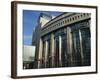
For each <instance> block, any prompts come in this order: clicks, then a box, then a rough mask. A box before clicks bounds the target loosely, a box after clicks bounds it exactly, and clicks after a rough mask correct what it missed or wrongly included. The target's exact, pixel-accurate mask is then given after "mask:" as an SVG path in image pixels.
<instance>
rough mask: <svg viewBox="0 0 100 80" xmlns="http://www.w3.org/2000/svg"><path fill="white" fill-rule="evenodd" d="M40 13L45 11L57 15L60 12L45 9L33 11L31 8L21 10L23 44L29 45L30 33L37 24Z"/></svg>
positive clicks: (30, 41)
mask: <svg viewBox="0 0 100 80" xmlns="http://www.w3.org/2000/svg"><path fill="white" fill-rule="evenodd" d="M40 13H46V14H50V15H53V16H58V15H60V14H62V12H47V11H33V10H23V38H24V39H23V40H24V45H31V43H32V34H33V31H34V30H35V28H36V26H37V21H38V19H39V15H40Z"/></svg>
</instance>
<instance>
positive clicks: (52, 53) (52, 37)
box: [50, 33, 54, 67]
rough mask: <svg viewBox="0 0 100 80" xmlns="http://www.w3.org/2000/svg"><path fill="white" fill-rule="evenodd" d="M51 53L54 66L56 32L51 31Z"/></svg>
mask: <svg viewBox="0 0 100 80" xmlns="http://www.w3.org/2000/svg"><path fill="white" fill-rule="evenodd" d="M50 49H51V50H50V51H51V52H50V53H51V65H52V67H54V34H53V33H51V42H50Z"/></svg>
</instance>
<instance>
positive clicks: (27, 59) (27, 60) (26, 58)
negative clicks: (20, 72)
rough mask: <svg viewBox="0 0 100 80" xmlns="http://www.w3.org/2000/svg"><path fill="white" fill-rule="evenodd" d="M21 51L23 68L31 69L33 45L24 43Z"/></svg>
mask: <svg viewBox="0 0 100 80" xmlns="http://www.w3.org/2000/svg"><path fill="white" fill-rule="evenodd" d="M23 51H24V52H23V69H33V68H34V56H35V46H29V45H24V47H23Z"/></svg>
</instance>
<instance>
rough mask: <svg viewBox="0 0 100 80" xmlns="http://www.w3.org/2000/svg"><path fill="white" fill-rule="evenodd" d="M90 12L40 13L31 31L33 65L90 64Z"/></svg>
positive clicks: (37, 66) (46, 66)
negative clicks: (34, 27) (33, 48)
mask: <svg viewBox="0 0 100 80" xmlns="http://www.w3.org/2000/svg"><path fill="white" fill-rule="evenodd" d="M90 26H91V14H90V13H70V12H69V13H62V14H61V15H59V16H56V17H52V16H50V15H46V14H43V13H42V14H41V15H40V17H39V21H38V25H37V27H36V29H35V31H34V32H33V40H32V44H33V45H35V46H36V52H35V68H56V67H75V66H90V65H91V27H90Z"/></svg>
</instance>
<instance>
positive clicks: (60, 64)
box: [59, 36, 62, 66]
mask: <svg viewBox="0 0 100 80" xmlns="http://www.w3.org/2000/svg"><path fill="white" fill-rule="evenodd" d="M61 44H62V39H61V36H59V66H62V61H61V60H62V59H61V52H62V51H61V49H62V46H61Z"/></svg>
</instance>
